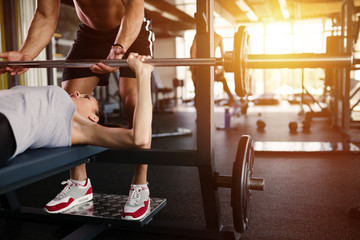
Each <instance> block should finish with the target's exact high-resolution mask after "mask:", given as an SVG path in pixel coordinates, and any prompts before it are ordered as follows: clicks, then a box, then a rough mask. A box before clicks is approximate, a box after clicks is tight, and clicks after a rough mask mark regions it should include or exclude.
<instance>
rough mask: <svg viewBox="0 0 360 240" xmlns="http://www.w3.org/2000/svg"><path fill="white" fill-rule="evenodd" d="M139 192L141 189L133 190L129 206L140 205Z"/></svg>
mask: <svg viewBox="0 0 360 240" xmlns="http://www.w3.org/2000/svg"><path fill="white" fill-rule="evenodd" d="M140 190H141V187H135V188H134V191H133V192H132V193H131V196H130V204H131V205H135V204H138V203H140V197H141V194H140Z"/></svg>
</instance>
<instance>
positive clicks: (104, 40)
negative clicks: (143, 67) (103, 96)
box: [62, 16, 154, 86]
mask: <svg viewBox="0 0 360 240" xmlns="http://www.w3.org/2000/svg"><path fill="white" fill-rule="evenodd" d="M119 27H120V26H119ZM119 27H117V28H115V29H113V30H111V31H97V30H94V29H92V28H90V27H88V26H87V25H85V24H83V23H81V24H80V25H79V30H78V32H77V34H76V38H75V40H74V43H73V46H72V47H71V49H70V51H69V53H68V55H67V57H66V59H106V58H107V56H108V55H109V52H110V49H111V46H112V45H113V44H114V41H115V38H116V35H117V33H118V31H119ZM153 41H154V33H153V31H152V25H151V19H150V18H147V17H146V16H145V18H144V22H143V24H142V26H141V30H140V33H139V36H138V37H137V38H136V40H135V41H134V42H133V44H132V45H131V46H130V48H129V49H128V50H127V52H126V53H125V55H124V57H123V58H124V59H126V58H127V57H128V55H129V53H130V52H136V53H139V54H141V55H150V56H152V57H153V52H154V46H153ZM90 76H97V77H99V78H100V81H99V85H100V86H104V85H107V84H108V83H109V76H110V74H96V73H93V72H92V71H90V69H88V68H65V69H64V71H63V76H62V81H66V80H71V79H75V78H84V77H90ZM120 76H121V77H131V78H134V77H135V73H134V72H133V71H132V70H131V69H130V68H128V67H122V68H120Z"/></svg>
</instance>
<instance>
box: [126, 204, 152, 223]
mask: <svg viewBox="0 0 360 240" xmlns="http://www.w3.org/2000/svg"><path fill="white" fill-rule="evenodd" d="M150 207H151V206H150V199H149V207H148V209H147V210H146V212H145V213H144V214H143V215H141V216H140V217H137V218H133V217H132V216H125V217H121V218H122V219H124V220H130V221H136V220H141V219H143V218H144V217H145V216H146V215H148V214H149V213H150Z"/></svg>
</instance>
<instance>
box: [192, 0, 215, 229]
mask: <svg viewBox="0 0 360 240" xmlns="http://www.w3.org/2000/svg"><path fill="white" fill-rule="evenodd" d="M196 7H197V10H196V15H195V19H196V22H197V28H196V32H197V55H198V56H199V57H204V58H208V57H213V56H214V26H213V10H214V0H197V1H196ZM195 84H197V87H196V93H195V94H196V99H197V102H196V110H197V164H198V172H199V178H200V186H201V193H202V194H201V195H202V200H203V207H204V214H205V221H206V227H207V228H208V229H214V230H217V231H218V230H220V224H221V214H220V201H219V195H218V191H217V190H216V189H215V188H214V185H215V183H214V173H215V159H214V143H213V141H214V129H215V128H214V119H213V115H214V68H213V67H206V66H200V67H198V68H197V71H196V83H195ZM200 86H201V87H200Z"/></svg>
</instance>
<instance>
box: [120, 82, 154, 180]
mask: <svg viewBox="0 0 360 240" xmlns="http://www.w3.org/2000/svg"><path fill="white" fill-rule="evenodd" d="M119 92H120V96H121V100H122V103H123V105H124V110H125V113H126V119H127V122H128V126H129V128H131V127H132V124H133V116H134V110H135V106H136V100H137V89H136V79H135V78H126V77H120V81H119ZM150 146H151V140H150V143H149V144H148V145H147V146H145V147H144V148H150ZM147 169H148V165H147V164H137V165H135V170H134V177H133V180H132V183H133V184H146V183H147Z"/></svg>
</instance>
